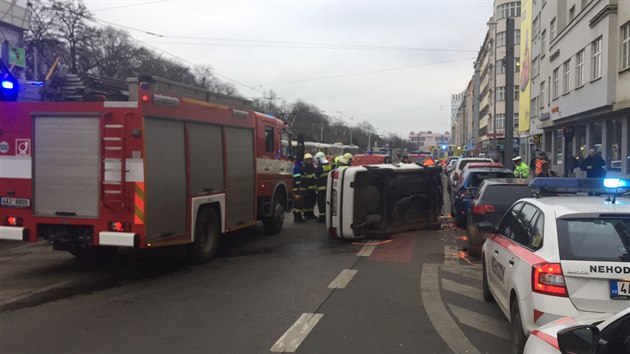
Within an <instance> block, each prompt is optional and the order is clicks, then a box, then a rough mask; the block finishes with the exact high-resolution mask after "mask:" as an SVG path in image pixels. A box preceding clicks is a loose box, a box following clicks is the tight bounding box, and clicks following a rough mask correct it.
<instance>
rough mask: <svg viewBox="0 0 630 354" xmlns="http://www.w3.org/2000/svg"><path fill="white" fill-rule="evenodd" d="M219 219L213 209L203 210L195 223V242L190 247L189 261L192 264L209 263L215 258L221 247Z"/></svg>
mask: <svg viewBox="0 0 630 354" xmlns="http://www.w3.org/2000/svg"><path fill="white" fill-rule="evenodd" d="M220 235H221V232H220V231H219V218H218V217H217V214H216V213H215V212H214V210H212V209H211V208H203V209H201V210H200V211H199V213H198V215H197V222H196V223H195V240H194V241H193V243H191V244H190V245H188V249H187V253H188V259H189V260H190V261H191V262H192V263H196V264H202V263H207V262H209V261H211V260H212V258H214V255H215V254H216V252H217V247H218V245H219V237H220Z"/></svg>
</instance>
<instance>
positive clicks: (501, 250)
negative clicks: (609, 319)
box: [480, 178, 630, 353]
mask: <svg viewBox="0 0 630 354" xmlns="http://www.w3.org/2000/svg"><path fill="white" fill-rule="evenodd" d="M530 187H531V188H532V189H536V190H538V192H537V194H536V197H534V198H526V199H521V200H519V201H517V202H516V203H515V204H514V205H512V207H511V208H510V209H509V210H508V211H507V213H506V214H505V215H504V216H503V218H502V219H501V222H500V223H499V225H498V227H497V228H496V229H495V230H493V229H492V224H485V223H482V224H480V229H482V231H486V232H490V233H491V235H490V236H489V237H488V238H487V239H486V242H485V243H484V245H483V248H482V266H483V279H482V282H483V284H482V288H483V296H484V299H485V300H488V301H491V300H496V302H497V304H498V305H499V308H500V309H501V310H502V311H503V313H504V314H505V315H506V317H507V318H508V319H509V320H510V323H511V326H512V333H513V343H512V344H513V352H518V353H521V352H522V351H523V347H524V345H525V339H526V336H527V335H529V334H530V332H531V331H533V330H534V329H536V328H537V327H539V326H541V325H544V324H546V323H549V322H551V321H554V320H557V319H559V318H561V317H565V316H578V315H580V314H587V313H597V312H604V313H616V312H619V311H621V310H623V309H625V308H627V307H629V306H630V198H627V197H625V196H623V193H624V192H626V191H628V190H629V189H628V187H630V183H628V182H627V181H624V180H619V179H609V180H602V179H569V178H535V179H533V180H532V181H531V182H530ZM565 192H566V193H573V195H562V194H561V193H565ZM585 193H590V194H595V195H593V196H587V195H586V194H585Z"/></svg>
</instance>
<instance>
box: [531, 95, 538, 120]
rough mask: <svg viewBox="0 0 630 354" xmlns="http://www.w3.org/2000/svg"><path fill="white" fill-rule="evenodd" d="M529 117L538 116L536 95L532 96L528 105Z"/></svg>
mask: <svg viewBox="0 0 630 354" xmlns="http://www.w3.org/2000/svg"><path fill="white" fill-rule="evenodd" d="M529 117H530V118H536V117H538V97H534V98H533V99H532V102H531V103H530V105H529Z"/></svg>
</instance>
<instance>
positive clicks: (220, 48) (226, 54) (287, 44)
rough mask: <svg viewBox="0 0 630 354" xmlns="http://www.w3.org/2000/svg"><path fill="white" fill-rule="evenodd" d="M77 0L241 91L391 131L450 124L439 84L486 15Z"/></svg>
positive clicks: (317, 4)
mask: <svg viewBox="0 0 630 354" xmlns="http://www.w3.org/2000/svg"><path fill="white" fill-rule="evenodd" d="M84 3H85V5H86V6H87V7H88V9H89V10H90V11H91V12H92V13H93V14H94V15H95V17H96V18H97V19H99V20H103V21H110V22H112V23H115V24H119V25H124V26H128V27H131V28H136V29H142V30H145V31H146V32H149V33H142V32H140V31H132V30H130V31H129V32H130V34H131V35H132V36H133V37H134V38H137V39H139V40H141V41H143V42H145V43H147V44H149V45H151V46H155V47H157V48H160V49H162V50H164V51H166V52H169V53H173V54H175V55H177V56H179V57H181V58H182V59H184V60H186V61H187V64H191V63H195V64H205V65H209V66H211V67H212V68H213V70H214V71H215V73H216V74H218V75H219V76H220V77H221V78H222V79H223V80H225V81H230V79H231V80H234V81H232V82H233V83H234V84H235V85H236V87H237V88H238V90H239V91H240V92H241V93H242V94H244V95H245V96H247V97H250V98H254V97H261V95H262V94H261V91H266V90H269V89H272V90H274V91H275V92H276V94H277V95H278V97H279V98H282V99H284V100H286V101H288V102H293V101H294V100H296V99H298V98H301V99H303V100H305V101H307V102H309V103H313V104H315V105H317V106H318V107H319V108H320V109H322V110H324V111H325V113H326V114H328V115H330V116H333V117H338V118H341V119H344V120H346V121H347V122H348V123H350V122H352V124H357V123H358V122H361V121H368V122H370V123H372V125H374V126H375V127H376V128H377V129H378V131H379V132H381V133H385V132H394V133H398V134H400V135H401V136H403V137H406V136H407V135H408V134H409V132H410V131H419V130H433V131H441V132H442V131H447V130H450V114H451V113H450V112H451V110H450V94H451V93H456V92H461V91H463V90H464V89H465V87H466V84H467V83H468V81H469V80H470V78H471V76H472V73H473V64H472V63H473V61H474V58H475V57H476V54H477V50H478V48H479V46H480V45H481V44H482V41H483V38H484V35H485V31H486V28H487V25H486V22H487V21H488V19H489V18H490V17H491V15H492V1H491V0H415V1H396V0H386V1H299V0H293V1H273V0H267V1H265V0H260V1H238V0H231V1H212V0H198V1H189V0H170V1H149V0H147V1H145V2H142V1H103V0H101V1H96V0H84ZM235 81H236V82H238V83H235ZM340 112H341V113H340ZM350 117H353V118H354V119H353V120H350Z"/></svg>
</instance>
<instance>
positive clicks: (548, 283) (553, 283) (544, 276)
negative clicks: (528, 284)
mask: <svg viewBox="0 0 630 354" xmlns="http://www.w3.org/2000/svg"><path fill="white" fill-rule="evenodd" d="M532 290H533V291H535V292H537V293H541V294H547V295H554V296H565V297H567V296H569V294H568V292H567V287H566V285H565V283H564V275H563V274H562V266H561V265H560V263H541V264H536V265H534V267H533V268H532Z"/></svg>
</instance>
